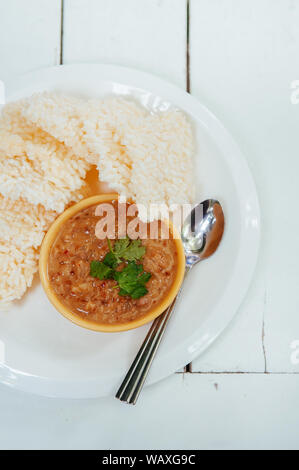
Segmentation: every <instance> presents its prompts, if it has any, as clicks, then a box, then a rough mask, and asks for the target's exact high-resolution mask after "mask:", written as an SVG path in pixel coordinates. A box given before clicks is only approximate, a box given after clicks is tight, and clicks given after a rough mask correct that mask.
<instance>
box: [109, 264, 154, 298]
mask: <svg viewBox="0 0 299 470" xmlns="http://www.w3.org/2000/svg"><path fill="white" fill-rule="evenodd" d="M142 271H143V266H142V264H136V262H135V261H131V262H129V263H128V265H127V266H126V267H125V268H124V269H123V270H122V271H115V272H114V279H115V280H116V281H117V283H118V285H119V288H120V290H119V295H129V296H130V297H132V299H139V298H140V297H142V296H144V295H145V294H147V292H148V290H147V288H146V287H145V284H146V282H147V281H148V280H149V279H150V277H151V274H150V273H147V272H145V271H144V272H142Z"/></svg>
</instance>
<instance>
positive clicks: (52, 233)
mask: <svg viewBox="0 0 299 470" xmlns="http://www.w3.org/2000/svg"><path fill="white" fill-rule="evenodd" d="M115 199H118V195H117V194H102V195H98V196H92V197H89V198H87V199H84V200H82V201H81V202H79V203H78V204H75V205H73V206H72V207H70V208H69V209H67V210H66V211H65V212H63V214H61V215H60V216H59V217H58V218H57V219H56V220H55V222H54V223H53V224H52V226H51V227H50V229H49V230H48V233H47V235H46V236H45V238H44V241H43V244H42V247H41V252H40V258H39V274H40V279H41V282H42V285H43V288H44V290H45V292H46V294H47V296H48V299H49V300H50V302H51V303H52V304H53V305H54V307H55V308H56V309H57V310H58V312H60V313H61V314H62V315H63V316H64V317H66V318H68V319H69V320H71V321H72V322H73V323H76V324H77V325H79V326H82V327H83V328H87V329H89V330H94V331H105V332H115V331H126V330H131V329H133V328H137V327H139V326H141V325H144V324H145V323H148V322H150V321H152V320H154V319H155V318H157V317H158V316H159V315H160V314H161V313H163V312H164V310H165V309H166V308H167V307H168V306H169V305H170V304H171V302H172V301H173V300H174V298H175V296H176V295H177V293H178V291H179V288H180V286H181V283H182V281H183V277H184V271H185V254H184V248H183V244H182V241H181V239H180V238H178V237H176V238H175V240H174V241H175V244H176V248H177V253H178V266H177V273H176V277H175V280H174V283H173V285H172V287H171V290H170V291H169V293H168V295H167V297H165V298H164V300H163V302H161V303H160V304H159V305H158V306H157V307H155V308H154V309H152V310H151V311H149V312H148V313H147V314H146V315H144V316H143V317H141V318H139V319H137V320H134V321H130V322H126V323H117V324H114V325H108V324H107V323H102V324H101V323H98V322H94V321H91V320H88V319H84V318H81V317H79V316H78V315H76V314H75V313H74V312H72V311H71V310H70V309H69V308H68V307H67V306H66V305H64V304H63V303H62V302H61V301H60V300H59V298H58V297H57V295H56V294H55V292H54V290H53V288H52V286H51V284H50V281H49V279H48V258H49V254H50V250H51V247H52V245H53V243H54V241H55V239H56V237H57V235H58V233H59V231H60V229H61V227H62V225H63V224H64V223H65V222H66V220H68V219H69V218H70V217H72V216H73V215H74V214H76V213H77V212H79V211H81V210H82V209H85V208H86V207H89V206H92V205H94V204H100V203H102V202H108V201H112V200H115ZM168 223H169V226H170V229H171V230H172V233H177V232H176V230H175V228H174V227H173V226H172V224H171V223H170V222H168Z"/></svg>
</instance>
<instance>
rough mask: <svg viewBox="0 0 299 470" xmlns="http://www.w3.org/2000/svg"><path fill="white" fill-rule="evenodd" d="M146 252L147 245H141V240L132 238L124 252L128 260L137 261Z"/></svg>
mask: <svg viewBox="0 0 299 470" xmlns="http://www.w3.org/2000/svg"><path fill="white" fill-rule="evenodd" d="M144 254H145V246H142V245H141V240H131V243H130V245H129V246H128V247H127V249H126V250H125V252H124V253H123V258H124V259H125V260H126V261H137V260H139V259H140V258H142V256H144Z"/></svg>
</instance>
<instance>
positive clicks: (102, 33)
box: [63, 0, 186, 87]
mask: <svg viewBox="0 0 299 470" xmlns="http://www.w3.org/2000/svg"><path fill="white" fill-rule="evenodd" d="M63 56H64V63H73V62H103V63H114V64H118V65H125V66H128V67H135V68H138V69H141V70H144V71H147V72H151V73H155V74H157V75H160V76H161V77H163V78H166V79H168V80H170V81H172V82H174V83H176V84H178V85H180V86H181V87H185V84H186V1H185V0H146V1H142V2H140V0H126V1H123V0H109V1H107V0H65V7H64V54H63Z"/></svg>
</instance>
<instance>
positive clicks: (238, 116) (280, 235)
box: [190, 0, 299, 372]
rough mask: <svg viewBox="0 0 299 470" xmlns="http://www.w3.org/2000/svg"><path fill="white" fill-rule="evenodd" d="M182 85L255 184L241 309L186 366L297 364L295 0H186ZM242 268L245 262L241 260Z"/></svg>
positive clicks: (298, 11) (298, 33)
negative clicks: (249, 282) (248, 286)
mask: <svg viewBox="0 0 299 470" xmlns="http://www.w3.org/2000/svg"><path fill="white" fill-rule="evenodd" d="M190 16H191V30H190V54H191V56H190V66H191V89H192V92H193V94H194V95H195V96H197V97H198V98H199V99H200V100H201V101H202V102H203V103H205V104H206V105H207V106H208V107H209V108H210V109H211V110H212V111H213V112H215V114H216V115H217V116H218V117H219V118H221V119H222V120H223V123H224V125H225V126H226V127H228V128H229V130H230V131H231V132H232V134H233V135H234V136H235V138H236V140H237V141H238V143H239V145H240V146H241V148H242V150H243V152H244V153H245V155H246V156H247V159H248V163H249V166H250V168H251V170H252V172H253V174H254V177H255V181H256V184H257V189H258V192H259V197H260V202H261V209H262V219H263V227H262V231H263V236H262V245H261V251H260V262H259V266H258V269H257V271H256V274H255V288H256V291H255V292H253V291H250V292H249V294H248V296H247V300H246V303H245V304H244V305H243V306H242V308H241V309H240V310H241V315H240V316H239V320H238V319H237V320H236V322H235V324H234V326H233V327H232V328H231V330H230V331H229V332H228V334H227V335H226V336H225V337H223V340H222V341H220V342H219V343H218V344H217V345H215V347H214V348H211V353H210V356H208V355H207V356H206V359H205V358H204V357H202V358H199V359H198V360H197V361H195V363H194V364H193V370H202V369H204V370H206V369H207V368H209V369H213V370H224V369H225V370H235V369H236V368H239V366H238V364H239V363H240V364H241V367H242V369H244V370H254V369H256V370H260V369H261V368H264V360H265V357H264V358H263V357H262V352H263V353H264V355H265V356H266V361H267V371H277V372H280V371H294V372H297V371H299V366H298V364H292V362H291V360H290V357H291V353H292V352H293V350H291V343H292V341H293V340H299V315H298V305H299V290H298V280H299V265H298V262H297V257H296V256H295V255H294V253H295V247H296V246H297V243H298V231H299V218H298V217H297V214H296V212H297V211H296V209H294V208H293V205H294V204H295V201H296V200H297V195H298V184H297V181H296V180H297V174H298V171H299V160H298V122H299V105H297V106H296V105H295V104H291V100H290V96H291V88H290V87H291V82H292V81H293V80H296V79H298V71H299V28H298V24H299V3H298V2H293V1H290V0H288V1H285V0H278V1H276V2H273V1H272V0H251V1H250V2H248V1H244V0H241V1H240V0H226V1H225V2H223V1H222V0H213V1H209V0H191V11H190ZM244 269H246V266H244Z"/></svg>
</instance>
